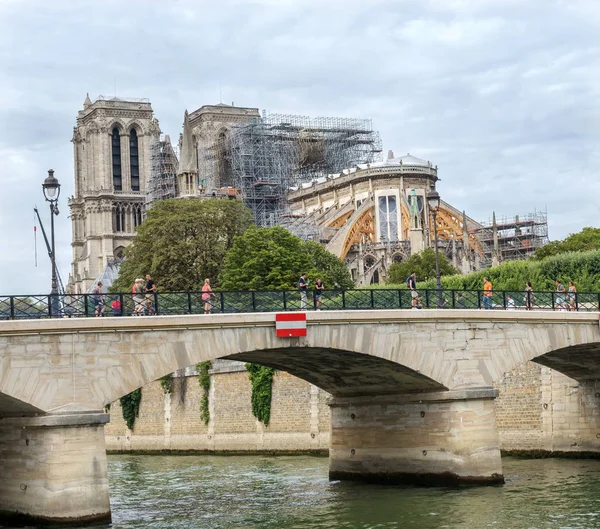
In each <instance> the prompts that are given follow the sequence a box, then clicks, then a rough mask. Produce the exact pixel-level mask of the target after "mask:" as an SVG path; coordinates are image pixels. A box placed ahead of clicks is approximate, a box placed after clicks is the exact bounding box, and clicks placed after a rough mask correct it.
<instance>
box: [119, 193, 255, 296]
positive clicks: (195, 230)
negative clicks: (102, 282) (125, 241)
mask: <svg viewBox="0 0 600 529" xmlns="http://www.w3.org/2000/svg"><path fill="white" fill-rule="evenodd" d="M251 225H252V217H251V214H250V211H249V210H248V209H247V208H245V207H244V206H243V205H242V203H241V202H239V201H237V200H162V201H159V202H156V203H155V204H154V206H153V207H152V209H151V210H150V211H149V212H148V216H147V217H146V219H145V220H144V222H142V224H141V225H140V226H139V227H138V229H137V233H136V235H135V237H134V238H133V241H132V243H131V245H130V246H129V247H128V248H127V249H126V252H125V257H126V259H125V261H124V262H123V264H122V265H121V268H120V270H119V277H118V278H117V281H115V283H114V284H113V286H112V288H111V290H112V291H113V292H129V290H130V288H131V285H132V284H133V282H134V281H135V278H136V277H144V276H145V274H147V273H149V274H152V277H153V279H154V280H155V281H156V283H157V285H158V288H159V290H160V291H163V292H165V291H190V290H200V289H201V288H202V285H203V284H204V279H205V278H209V279H210V280H211V283H212V284H213V286H218V284H217V277H218V273H219V271H220V268H221V266H222V265H223V261H224V259H225V254H226V253H227V251H228V250H229V249H230V248H231V247H232V246H233V241H234V238H235V237H236V236H238V235H241V234H242V233H244V232H245V231H246V229H248V227H249V226H251Z"/></svg>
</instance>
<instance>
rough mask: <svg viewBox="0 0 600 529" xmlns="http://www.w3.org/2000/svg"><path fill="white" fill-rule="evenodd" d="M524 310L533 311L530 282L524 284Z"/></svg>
mask: <svg viewBox="0 0 600 529" xmlns="http://www.w3.org/2000/svg"><path fill="white" fill-rule="evenodd" d="M525 310H533V287H532V286H531V281H527V282H526V283H525Z"/></svg>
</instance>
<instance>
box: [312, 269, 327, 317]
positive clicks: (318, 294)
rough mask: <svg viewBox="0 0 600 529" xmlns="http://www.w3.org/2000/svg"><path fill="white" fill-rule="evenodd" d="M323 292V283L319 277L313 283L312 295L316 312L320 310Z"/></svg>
mask: <svg viewBox="0 0 600 529" xmlns="http://www.w3.org/2000/svg"><path fill="white" fill-rule="evenodd" d="M323 290H325V284H324V283H323V281H321V278H320V277H317V280H316V281H315V293H314V302H315V309H316V310H321V303H322V302H323V300H322V296H323Z"/></svg>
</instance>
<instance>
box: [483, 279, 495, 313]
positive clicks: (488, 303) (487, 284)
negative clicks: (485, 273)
mask: <svg viewBox="0 0 600 529" xmlns="http://www.w3.org/2000/svg"><path fill="white" fill-rule="evenodd" d="M492 297H493V293H492V282H491V281H490V280H489V279H488V278H487V277H484V278H483V308H484V309H485V310H491V309H493V308H494V304H493V302H492Z"/></svg>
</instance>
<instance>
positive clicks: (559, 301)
mask: <svg viewBox="0 0 600 529" xmlns="http://www.w3.org/2000/svg"><path fill="white" fill-rule="evenodd" d="M565 292H566V289H565V286H564V285H563V284H562V283H561V282H560V281H559V280H558V279H557V280H556V307H555V308H554V310H561V311H565V310H567V307H566V305H565Z"/></svg>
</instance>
